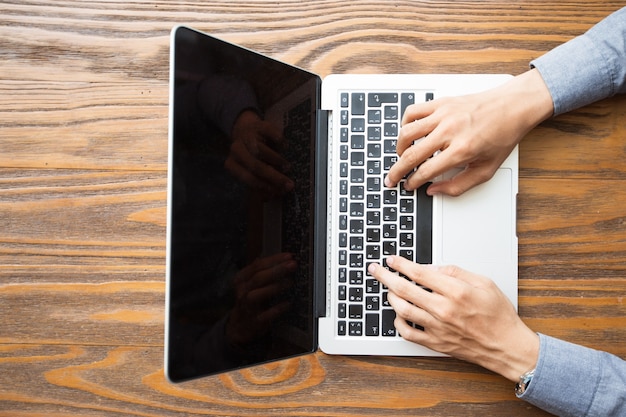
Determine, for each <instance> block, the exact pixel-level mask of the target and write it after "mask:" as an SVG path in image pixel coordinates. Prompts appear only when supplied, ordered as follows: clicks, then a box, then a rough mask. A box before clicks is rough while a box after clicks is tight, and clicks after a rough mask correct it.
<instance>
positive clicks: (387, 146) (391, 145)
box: [383, 135, 398, 168]
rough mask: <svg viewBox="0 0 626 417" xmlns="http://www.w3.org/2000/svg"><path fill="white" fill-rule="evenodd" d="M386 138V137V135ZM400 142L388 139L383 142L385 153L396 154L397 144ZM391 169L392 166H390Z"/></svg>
mask: <svg viewBox="0 0 626 417" xmlns="http://www.w3.org/2000/svg"><path fill="white" fill-rule="evenodd" d="M385 136H386V135H385ZM397 142H398V141H397V140H396V139H387V140H385V141H384V142H383V146H384V148H383V152H385V153H393V154H395V153H396V143H397ZM389 167H390V168H391V166H389Z"/></svg>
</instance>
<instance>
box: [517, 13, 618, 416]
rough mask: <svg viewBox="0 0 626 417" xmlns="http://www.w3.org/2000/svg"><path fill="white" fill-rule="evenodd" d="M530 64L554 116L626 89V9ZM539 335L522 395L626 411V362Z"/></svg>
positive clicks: (565, 412) (557, 409)
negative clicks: (537, 349) (547, 93)
mask: <svg viewBox="0 0 626 417" xmlns="http://www.w3.org/2000/svg"><path fill="white" fill-rule="evenodd" d="M531 66H533V67H535V68H537V69H538V70H539V72H540V74H541V76H542V78H543V80H544V81H545V83H546V85H547V87H548V90H550V94H551V95H552V99H553V101H554V114H555V115H558V114H561V113H565V112H568V111H570V110H574V109H576V108H579V107H582V106H585V105H587V104H590V103H592V102H595V101H598V100H601V99H603V98H606V97H610V96H612V95H614V94H617V93H626V8H623V9H621V10H618V11H617V12H615V13H613V14H612V15H610V16H609V17H607V18H606V19H604V20H603V21H602V22H600V23H598V24H597V25H596V26H594V27H593V28H592V29H590V30H589V31H588V32H587V33H585V34H584V35H582V36H579V37H577V38H575V39H573V40H571V41H569V42H567V43H565V44H563V45H561V46H559V47H557V48H555V49H554V50H552V51H550V52H549V53H547V54H546V55H544V56H542V57H540V58H538V59H536V60H534V61H532V62H531ZM539 336H540V339H541V347H540V352H539V360H538V362H537V368H536V370H535V375H534V377H533V379H532V382H531V383H530V385H529V387H528V389H527V390H526V392H525V393H524V394H523V395H521V396H520V398H522V399H524V400H526V401H528V402H530V403H532V404H534V405H536V406H538V407H540V408H542V409H544V410H546V411H548V412H550V413H553V414H556V415H559V416H602V417H610V416H626V361H624V360H622V359H620V358H618V357H617V356H614V355H610V354H608V353H606V352H600V351H596V350H593V349H588V348H585V347H582V346H578V345H574V344H571V343H567V342H564V341H562V340H558V339H554V338H551V337H548V336H545V335H539ZM624 342H625V343H626V341H624Z"/></svg>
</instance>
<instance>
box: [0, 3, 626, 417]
mask: <svg viewBox="0 0 626 417" xmlns="http://www.w3.org/2000/svg"><path fill="white" fill-rule="evenodd" d="M624 5H625V4H624V2H623V1H621V2H620V1H605V0H587V1H584V2H582V1H559V2H543V1H502V0H501V1H470V2H438V1H393V2H391V1H379V2H370V1H343V2H339V1H330V0H329V1H324V0H322V1H306V2H299V1H281V2H269V1H267V2H264V1H256V2H239V1H231V0H229V1H211V2H203V1H199V0H188V1H185V2H179V1H166V0H161V1H158V0H157V1H132V0H131V1H126V2H123V1H73V0H66V1H45V2H44V1H36V0H32V1H29V0H26V1H22V0H20V1H3V2H1V3H0V326H1V327H0V416H16V417H26V416H28V417H35V416H52V417H56V416H120V415H129V416H187V415H209V416H211V415H212V416H227V415H228V416H231V415H232V416H269V415H272V416H287V415H289V416H370V415H371V416H373V415H394V416H409V415H410V416H474V415H480V416H485V415H487V416H517V415H520V416H521V415H523V416H541V415H545V413H543V412H542V411H540V410H538V409H536V408H534V407H532V406H530V405H528V404H526V403H524V402H521V401H519V400H517V399H516V398H515V396H514V394H513V387H512V384H511V383H509V382H508V381H506V380H504V379H503V378H501V377H499V376H496V375H494V374H491V373H489V372H487V371H485V370H482V369H480V368H478V367H476V366H474V365H470V364H466V363H463V362H460V361H457V360H454V359H450V358H438V359H435V358H387V357H344V356H327V355H324V354H322V353H318V354H314V355H308V356H304V357H300V358H295V359H292V360H288V361H283V362H278V363H275V364H271V365H267V366H262V367H257V368H252V369H248V370H244V371H240V372H232V373H228V374H223V375H221V376H216V377H211V378H204V379H201V380H197V381H193V382H187V383H184V384H179V385H172V384H169V383H168V382H166V381H165V379H164V376H163V365H162V360H163V359H162V358H163V315H164V289H165V284H164V276H165V210H166V175H167V115H168V112H167V104H168V102H167V100H168V57H169V31H170V29H171V28H172V26H174V25H176V24H182V23H184V24H188V25H191V26H193V27H195V28H198V29H200V30H204V31H207V32H211V33H213V34H215V35H217V36H219V37H221V38H223V39H226V40H229V41H232V42H236V43H239V44H242V45H245V46H247V47H250V48H253V49H255V50H258V51H260V52H263V53H267V54H269V55H271V56H272V57H275V58H278V59H282V60H284V61H287V62H289V63H292V64H295V65H298V66H301V67H303V68H306V69H308V70H311V71H314V72H317V73H319V74H320V75H322V76H324V75H328V74H330V73H347V72H382V73H405V72H409V73H429V72H452V73H465V72H505V73H511V74H518V73H521V72H523V71H524V70H526V68H527V67H528V62H529V61H530V60H531V59H533V58H535V57H538V56H540V55H542V54H543V53H545V52H547V51H548V50H550V49H551V48H553V47H555V46H556V45H558V44H560V43H562V42H565V41H567V40H568V39H571V38H572V37H574V36H576V35H578V34H580V33H582V32H584V31H585V30H586V29H588V28H589V27H591V26H592V25H593V24H594V23H596V22H597V21H599V20H601V19H602V18H603V17H604V16H606V15H608V14H609V13H611V12H612V11H614V10H617V9H618V8H620V7H622V6H624ZM520 158H521V171H520V194H519V203H518V217H519V218H518V233H519V248H520V249H519V255H520V258H519V260H520V267H519V276H520V297H519V305H520V315H521V316H522V317H523V318H524V320H525V321H526V322H527V323H528V324H529V325H530V326H531V327H532V328H533V329H535V330H536V331H540V332H545V333H548V334H551V335H554V336H557V337H561V338H564V339H567V340H569V341H572V342H575V343H581V344H585V345H587V346H591V347H594V348H597V349H602V350H607V351H610V352H612V353H615V354H617V355H620V356H621V357H623V358H626V343H624V341H625V340H626V300H625V297H626V279H624V277H625V276H626V262H625V260H626V217H625V216H626V164H624V161H625V160H626V98H625V97H615V98H612V99H608V100H604V101H602V102H599V103H596V104H594V105H591V106H588V107H586V108H584V109H581V110H579V111H576V112H574V113H571V114H568V115H564V116H561V117H558V118H556V119H553V120H550V121H548V122H546V123H544V124H543V125H542V126H540V127H538V128H537V129H535V130H533V131H532V132H531V133H530V134H529V135H528V137H527V138H526V139H525V141H524V142H523V143H522V145H521V153H520Z"/></svg>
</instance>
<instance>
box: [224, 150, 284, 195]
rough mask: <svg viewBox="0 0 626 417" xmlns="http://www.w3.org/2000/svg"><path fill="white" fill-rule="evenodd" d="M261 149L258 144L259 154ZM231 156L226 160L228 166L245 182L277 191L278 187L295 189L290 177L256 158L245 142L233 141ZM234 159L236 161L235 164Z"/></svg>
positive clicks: (280, 188) (282, 189)
mask: <svg viewBox="0 0 626 417" xmlns="http://www.w3.org/2000/svg"><path fill="white" fill-rule="evenodd" d="M259 149H261V147H260V146H257V147H256V152H257V154H258V152H259ZM230 156H232V158H228V159H227V160H226V162H227V165H226V168H227V169H229V171H231V172H234V173H236V174H237V178H238V179H239V180H241V181H243V182H244V183H246V184H249V185H252V186H255V187H258V188H260V189H264V190H268V191H270V192H275V191H276V189H277V188H278V189H279V190H281V191H289V190H291V189H293V186H294V184H293V181H292V180H291V179H290V178H289V177H287V176H286V175H284V174H283V173H281V172H279V171H277V170H276V169H275V168H274V167H272V166H271V165H268V164H267V163H266V162H264V161H262V160H260V159H257V158H255V157H254V156H253V154H251V153H250V152H249V151H248V148H247V147H246V146H245V145H244V144H241V143H240V142H235V143H233V145H232V146H231V153H230ZM233 160H235V161H234V162H236V163H234V164H233V163H232V162H233ZM229 161H230V164H229Z"/></svg>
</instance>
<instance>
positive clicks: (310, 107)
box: [166, 28, 320, 381]
mask: <svg viewBox="0 0 626 417" xmlns="http://www.w3.org/2000/svg"><path fill="white" fill-rule="evenodd" d="M172 47H173V48H174V50H173V51H174V55H173V57H174V59H173V65H172V66H171V68H172V69H171V70H172V71H173V73H172V75H173V77H172V82H173V85H172V87H173V89H172V94H173V96H172V97H171V102H170V103H171V104H170V105H171V106H173V108H172V112H171V114H172V117H173V120H172V123H171V129H172V131H171V132H170V133H171V135H170V140H171V143H170V152H171V154H170V155H169V158H170V167H169V168H170V170H171V171H170V173H169V180H170V184H169V192H170V193H171V195H170V200H169V201H170V204H171V206H170V207H169V210H170V215H169V218H168V219H169V221H168V228H169V234H168V236H169V242H168V268H169V270H168V289H167V291H168V305H169V308H168V311H167V313H166V314H167V320H168V323H167V326H168V331H167V333H168V335H167V337H168V340H167V369H166V372H167V375H168V377H169V378H170V380H172V381H182V380H186V379H190V378H196V377H199V376H205V375H210V374H214V373H218V372H224V371H228V370H232V369H237V368H241V367H245V366H250V365H254V364H259V363H265V362H268V361H272V360H277V359H281V358H286V357H291V356H295V355H299V354H303V353H307V352H311V351H314V350H315V348H316V344H317V340H316V337H315V334H316V321H315V317H314V314H313V301H314V300H313V295H314V284H313V273H312V271H313V250H312V246H313V245H312V240H313V218H314V213H313V207H314V205H313V195H314V186H313V180H314V172H313V171H314V157H315V155H314V150H315V138H314V136H315V135H314V130H315V129H314V127H315V107H316V105H317V102H318V97H319V84H320V81H319V78H318V77H317V76H316V75H314V74H311V73H308V72H306V71H303V70H300V69H297V68H294V67H292V66H288V65H285V64H283V63H280V62H277V61H275V60H272V59H269V58H267V57H265V56H262V55H259V54H256V53H254V52H251V51H249V50H246V49H243V48H240V47H237V46H235V45H232V44H228V43H226V42H223V41H220V40H217V39H215V38H213V37H210V36H207V35H205V34H202V33H199V32H196V31H194V30H191V29H188V28H177V29H175V31H174V36H173V45H172ZM294 92H297V93H294Z"/></svg>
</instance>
